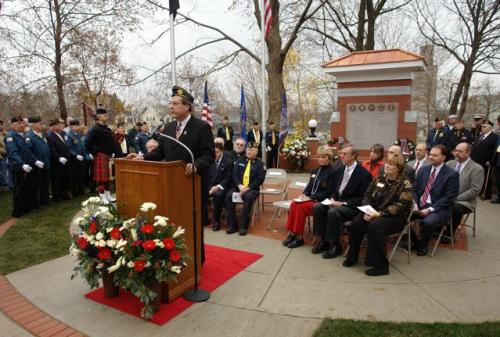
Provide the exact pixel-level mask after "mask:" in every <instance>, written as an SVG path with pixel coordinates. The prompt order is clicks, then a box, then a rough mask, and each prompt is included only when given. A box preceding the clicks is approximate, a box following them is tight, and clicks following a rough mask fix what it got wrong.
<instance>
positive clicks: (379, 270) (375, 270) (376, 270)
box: [365, 267, 389, 276]
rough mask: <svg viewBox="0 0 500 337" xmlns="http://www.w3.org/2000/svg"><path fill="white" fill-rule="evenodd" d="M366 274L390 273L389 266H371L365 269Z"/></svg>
mask: <svg viewBox="0 0 500 337" xmlns="http://www.w3.org/2000/svg"><path fill="white" fill-rule="evenodd" d="M365 274H366V275H368V276H380V275H387V274H389V268H388V267H387V268H371V269H367V270H365Z"/></svg>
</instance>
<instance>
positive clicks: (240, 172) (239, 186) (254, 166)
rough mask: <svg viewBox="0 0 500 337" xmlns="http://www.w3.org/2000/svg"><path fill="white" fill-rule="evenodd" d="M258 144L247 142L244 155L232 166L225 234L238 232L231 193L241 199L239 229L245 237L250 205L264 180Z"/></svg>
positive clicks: (226, 203) (257, 194) (264, 171)
mask: <svg viewBox="0 0 500 337" xmlns="http://www.w3.org/2000/svg"><path fill="white" fill-rule="evenodd" d="M258 151H259V144H257V143H253V142H252V143H251V142H249V143H248V144H247V149H246V155H245V156H242V157H240V158H239V159H238V160H236V162H235V163H234V166H233V186H234V187H233V188H231V189H230V190H229V191H228V192H227V194H226V202H225V205H226V210H227V217H228V223H229V224H228V225H229V228H228V229H227V231H226V233H228V234H233V233H235V232H236V231H237V230H238V222H237V221H236V214H235V212H234V208H235V206H236V204H235V203H234V202H233V193H240V194H241V199H243V223H242V225H241V227H240V235H247V232H248V225H249V224H250V217H251V214H250V213H251V211H252V205H253V203H254V201H255V199H257V197H258V196H259V190H260V186H261V185H262V184H263V183H264V179H265V178H266V169H265V168H264V163H263V162H262V160H260V159H259V158H257V153H258Z"/></svg>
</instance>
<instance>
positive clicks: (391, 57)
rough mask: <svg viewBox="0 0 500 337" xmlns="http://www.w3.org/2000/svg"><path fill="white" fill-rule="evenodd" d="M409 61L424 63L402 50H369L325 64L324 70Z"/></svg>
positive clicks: (418, 57)
mask: <svg viewBox="0 0 500 337" xmlns="http://www.w3.org/2000/svg"><path fill="white" fill-rule="evenodd" d="M408 61H424V62H425V59H424V57H422V56H420V55H417V54H413V53H410V52H408V51H406V50H402V49H385V50H367V51H356V52H352V53H349V54H346V55H344V56H341V57H339V58H338V59H335V60H332V61H328V62H326V63H323V64H322V65H321V66H322V67H323V68H336V67H345V66H356V65H367V64H380V63H394V62H408Z"/></svg>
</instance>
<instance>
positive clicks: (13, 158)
mask: <svg viewBox="0 0 500 337" xmlns="http://www.w3.org/2000/svg"><path fill="white" fill-rule="evenodd" d="M11 123H12V129H10V130H9V131H8V132H7V134H6V135H5V147H6V149H7V159H8V161H9V171H10V173H11V175H12V179H13V182H14V189H13V191H12V196H13V209H12V217H14V218H19V217H21V216H22V215H24V214H26V213H28V212H29V211H30V210H31V207H30V202H31V199H32V180H33V178H32V176H33V166H34V165H35V163H37V162H38V164H40V162H39V161H37V160H35V158H34V157H33V154H32V153H31V151H30V147H29V144H28V142H27V141H26V139H25V138H24V134H23V132H24V130H25V125H24V121H23V118H22V117H14V118H12V120H11Z"/></svg>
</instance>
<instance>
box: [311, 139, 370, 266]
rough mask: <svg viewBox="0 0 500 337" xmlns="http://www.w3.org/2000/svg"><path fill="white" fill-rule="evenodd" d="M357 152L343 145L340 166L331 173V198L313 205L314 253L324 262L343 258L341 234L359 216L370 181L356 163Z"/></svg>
mask: <svg viewBox="0 0 500 337" xmlns="http://www.w3.org/2000/svg"><path fill="white" fill-rule="evenodd" d="M357 157H358V150H357V149H356V148H355V147H354V146H353V145H352V144H346V145H344V146H343V147H342V149H341V150H340V160H341V161H342V166H341V167H339V168H338V169H336V170H335V171H334V173H333V176H334V177H333V180H334V181H333V186H332V188H331V189H330V193H331V194H330V198H329V199H325V200H323V201H322V202H321V203H318V204H316V205H314V206H313V216H314V225H313V234H314V236H315V239H316V242H318V243H317V244H316V245H315V246H314V247H313V249H312V253H313V254H319V253H323V254H322V257H323V258H324V259H333V258H335V257H337V256H339V255H342V247H341V246H340V232H341V229H342V225H343V224H344V222H346V221H350V220H352V219H353V218H354V217H355V216H356V215H358V213H359V210H358V209H357V207H358V206H359V205H360V204H361V200H363V195H364V194H365V191H366V188H367V187H368V185H369V184H370V182H371V181H372V176H371V174H370V172H368V171H367V170H365V169H364V168H363V167H361V165H360V164H358V163H357V162H356V159H357Z"/></svg>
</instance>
